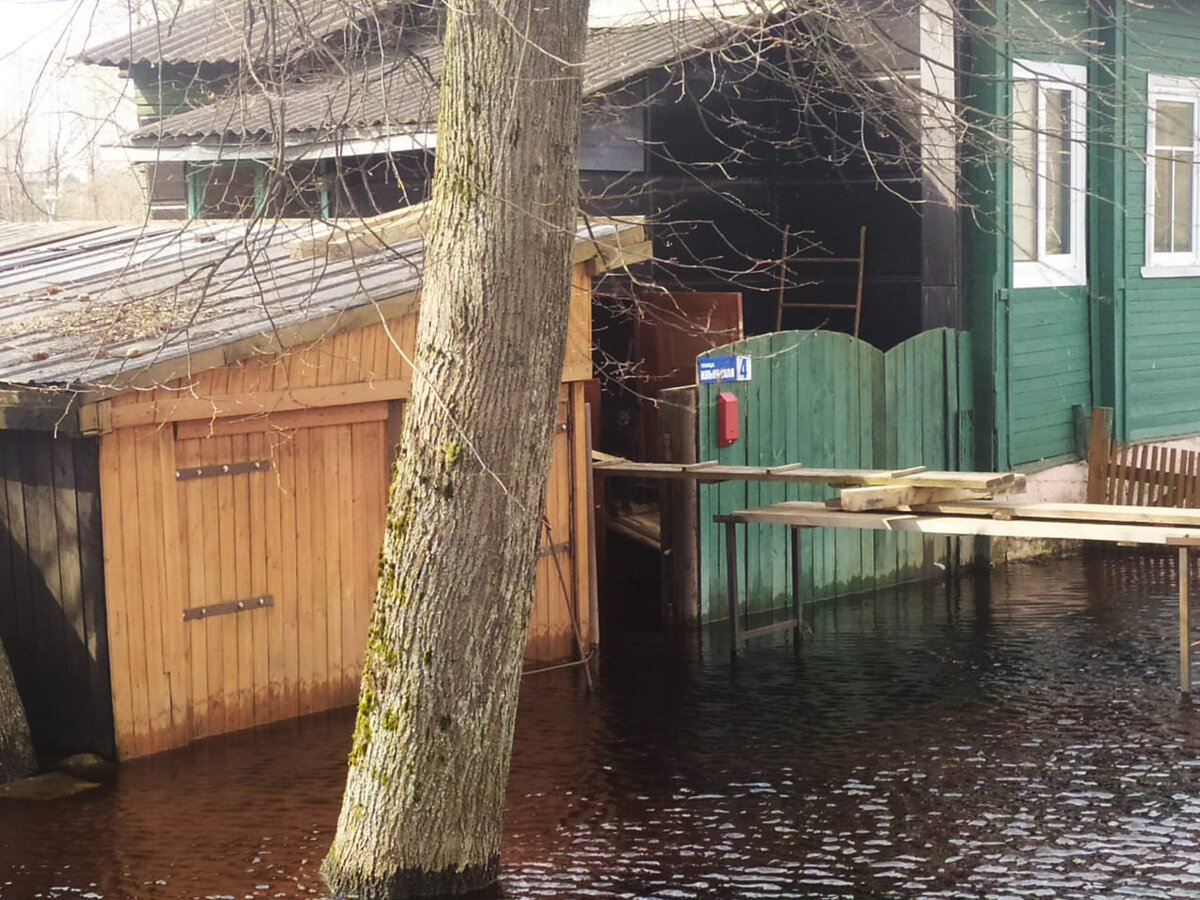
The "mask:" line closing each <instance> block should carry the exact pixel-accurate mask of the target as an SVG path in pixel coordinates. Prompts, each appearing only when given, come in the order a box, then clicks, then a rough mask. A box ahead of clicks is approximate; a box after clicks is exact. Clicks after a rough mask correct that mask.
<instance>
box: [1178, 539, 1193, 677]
mask: <svg viewBox="0 0 1200 900" xmlns="http://www.w3.org/2000/svg"><path fill="white" fill-rule="evenodd" d="M1191 556H1192V550H1191V548H1190V547H1180V548H1179V693H1180V694H1181V695H1183V697H1184V698H1185V699H1190V697H1191V693H1192V640H1191V635H1192V632H1191V627H1190V622H1189V613H1190V610H1189V608H1188V607H1189V604H1188V577H1189V576H1190V575H1191Z"/></svg>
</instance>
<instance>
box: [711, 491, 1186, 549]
mask: <svg viewBox="0 0 1200 900" xmlns="http://www.w3.org/2000/svg"><path fill="white" fill-rule="evenodd" d="M727 518H731V519H733V520H734V521H738V522H764V523H774V524H778V525H800V526H811V527H815V528H861V529H871V530H877V531H905V532H914V533H918V534H938V535H959V536H964V535H966V536H970V535H981V536H985V537H1015V538H1026V539H1035V540H1067V541H1071V540H1074V541H1109V542H1113V543H1116V542H1119V541H1125V542H1128V543H1131V544H1149V545H1157V546H1166V545H1167V543H1168V540H1171V539H1176V540H1178V539H1184V540H1200V527H1198V528H1192V529H1186V528H1179V527H1174V526H1161V525H1133V524H1120V523H1109V522H1082V521H1066V522H1065V521H1056V520H1030V519H1018V518H1013V519H992V518H984V517H977V516H938V515H927V514H922V513H889V512H843V511H840V510H831V509H826V507H825V505H824V504H823V503H812V502H807V501H798V500H797V501H787V502H784V503H776V504H774V505H773V506H764V507H757V508H754V509H743V510H737V511H736V512H734V513H732V514H730V515H729V516H719V517H714V519H715V520H717V521H725V520H726V519H727Z"/></svg>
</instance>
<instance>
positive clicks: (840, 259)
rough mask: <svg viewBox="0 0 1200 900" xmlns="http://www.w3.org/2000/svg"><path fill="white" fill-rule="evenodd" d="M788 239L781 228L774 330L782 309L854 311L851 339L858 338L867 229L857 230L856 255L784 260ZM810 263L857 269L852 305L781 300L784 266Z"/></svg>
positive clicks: (780, 321) (785, 274) (779, 326)
mask: <svg viewBox="0 0 1200 900" xmlns="http://www.w3.org/2000/svg"><path fill="white" fill-rule="evenodd" d="M789 237H790V234H789V231H788V229H787V228H786V227H785V228H784V229H783V253H782V254H781V255H780V257H779V267H780V271H779V307H778V309H777V310H776V313H775V330H776V331H782V330H783V311H784V310H785V309H845V310H850V309H852V310H854V336H855V337H858V326H859V322H860V321H861V320H862V295H863V265H864V263H865V262H866V258H867V226H866V225H863V226H862V227H861V228H860V229H859V230H858V256H797V257H793V258H792V259H788V239H789ZM812 263H827V264H830V265H834V264H838V263H841V264H847V265H849V264H852V265H856V266H858V280H857V284H856V286H855V289H854V300H853V302H849V301H847V302H844V303H789V302H787V301H786V300H785V299H784V297H785V296H786V291H787V283H788V266H790V265H801V264H812Z"/></svg>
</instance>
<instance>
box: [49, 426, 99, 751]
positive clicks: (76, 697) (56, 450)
mask: <svg viewBox="0 0 1200 900" xmlns="http://www.w3.org/2000/svg"><path fill="white" fill-rule="evenodd" d="M74 443H75V442H74V441H73V440H67V439H64V438H57V439H53V440H50V441H49V445H50V446H49V448H48V449H49V451H50V454H49V455H50V464H51V471H52V472H53V476H54V484H53V491H54V519H55V533H56V536H57V540H56V543H57V555H58V572H59V585H60V590H61V593H60V602H61V607H62V616H63V629H64V630H63V635H62V641H63V648H64V651H65V652H64V655H63V656H62V657H60V658H59V660H58V663H57V665H58V667H59V668H61V669H62V672H63V676H64V678H63V687H64V692H63V694H62V696H60V697H59V699H58V706H59V721H60V723H61V724H60V727H61V729H62V730H61V731H60V732H59V733H58V735H57V738H58V740H59V741H64V742H66V743H68V744H70V745H73V746H76V747H78V746H83V745H84V744H85V742H86V741H87V725H88V722H89V720H90V718H91V712H90V710H89V709H88V706H87V703H88V700H89V692H88V689H87V683H88V669H87V664H86V663H87V639H86V634H85V628H84V619H83V572H82V570H81V568H80V550H79V510H78V506H77V500H76V488H75V452H74V446H73V445H74Z"/></svg>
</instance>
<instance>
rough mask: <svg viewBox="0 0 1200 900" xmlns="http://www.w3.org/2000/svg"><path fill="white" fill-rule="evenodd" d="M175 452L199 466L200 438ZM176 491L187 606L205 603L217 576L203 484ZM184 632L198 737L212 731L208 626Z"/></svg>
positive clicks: (181, 444) (182, 460)
mask: <svg viewBox="0 0 1200 900" xmlns="http://www.w3.org/2000/svg"><path fill="white" fill-rule="evenodd" d="M175 455H176V462H177V463H178V464H179V465H180V466H181V467H186V466H199V465H200V441H198V440H186V441H178V442H177V443H176V445H175ZM177 491H178V493H179V505H180V517H181V524H182V528H183V540H182V544H183V556H182V560H181V562H182V564H183V565H184V566H185V567H186V569H185V571H186V573H187V582H186V591H187V598H186V602H185V607H192V606H204V605H207V604H208V602H209V600H208V589H207V586H206V580H207V579H208V578H209V577H216V572H215V571H214V572H211V573H210V572H209V571H207V566H206V564H205V563H206V559H205V552H204V543H205V541H204V509H203V498H204V484H203V483H202V482H200V481H197V480H195V479H192V480H190V481H183V482H179V483H178V484H177ZM184 636H185V643H184V645H185V648H186V652H187V656H188V664H189V666H190V668H191V709H190V715H191V737H192V738H193V739H195V738H199V737H203V736H205V735H208V734H212V733H213V732H212V730H211V729H212V725H211V723H210V722H209V717H208V716H209V696H208V630H207V629H206V628H205V626H204V624H203V623H202V622H201V623H189V624H188V625H187V626H186V627H185V628H184Z"/></svg>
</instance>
